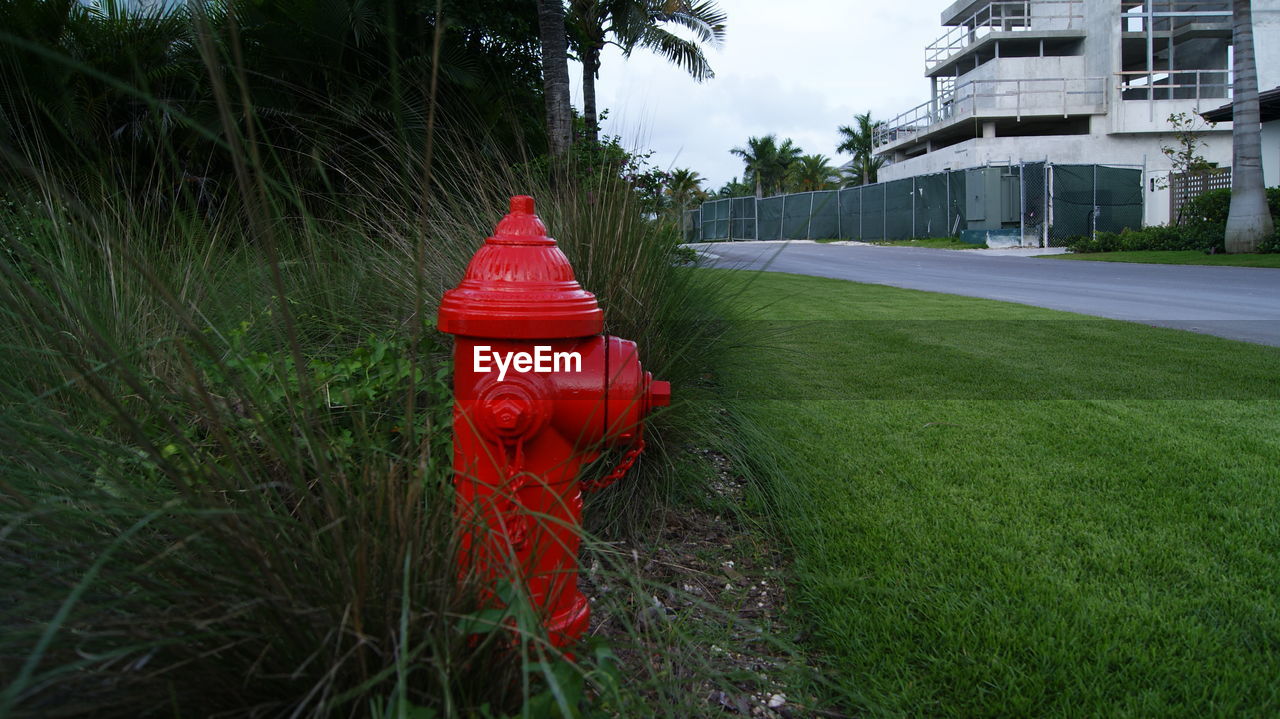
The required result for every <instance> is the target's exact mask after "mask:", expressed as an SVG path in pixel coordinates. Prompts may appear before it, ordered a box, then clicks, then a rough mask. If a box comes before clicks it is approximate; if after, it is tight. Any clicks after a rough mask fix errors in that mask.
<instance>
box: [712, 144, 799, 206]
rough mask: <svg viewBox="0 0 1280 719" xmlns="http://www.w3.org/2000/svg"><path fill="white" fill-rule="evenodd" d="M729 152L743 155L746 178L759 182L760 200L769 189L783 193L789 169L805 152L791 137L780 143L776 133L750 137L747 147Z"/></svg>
mask: <svg viewBox="0 0 1280 719" xmlns="http://www.w3.org/2000/svg"><path fill="white" fill-rule="evenodd" d="M729 152H730V153H732V154H734V155H737V156H738V157H741V158H742V161H743V163H744V164H745V165H746V169H745V171H744V172H743V176H742V179H743V180H745V181H747V182H752V183H755V186H756V198H757V199H759V198H761V197H764V191H765V190H769V191H770V192H773V193H775V194H776V193H780V192H782V183H783V181H784V180H785V179H786V177H787V172H789V171H790V169H791V165H792V164H793V163H795V162H796V160H797V159H799V157H800V155H801V150H800V148H799V147H796V146H795V144H794V143H792V142H791V140H790V138H788V139H786V140H783V141H782V144H781V145H779V144H778V138H777V136H776V135H765V136H764V137H752V138H748V139H747V146H746V147H745V148H744V147H735V148H733V149H732V150H730V151H729Z"/></svg>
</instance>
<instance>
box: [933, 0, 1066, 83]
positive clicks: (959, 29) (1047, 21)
mask: <svg viewBox="0 0 1280 719" xmlns="http://www.w3.org/2000/svg"><path fill="white" fill-rule="evenodd" d="M975 8H976V9H974V10H973V12H972V13H971V14H969V15H968V16H967V17H966V18H965V19H963V20H960V21H959V22H956V23H955V27H953V28H951V29H950V30H948V31H947V33H946V34H945V35H943V36H942V37H940V38H938V39H937V40H935V41H934V42H933V43H932V44H930V45H929V46H928V47H927V48H925V62H924V64H925V74H926V75H928V76H931V77H934V76H937V75H948V74H950V75H954V74H958V73H956V72H955V71H954V65H955V64H956V63H957V62H958V61H960V60H961V59H962V58H963V57H965V56H966V55H968V54H970V53H972V52H975V51H978V50H980V49H981V48H983V47H986V46H988V45H994V44H995V43H996V42H997V41H1001V40H1017V41H1020V42H1034V41H1051V40H1064V39H1065V40H1069V39H1077V38H1082V37H1084V34H1085V33H1084V0H993V1H992V2H987V3H984V4H981V5H978V6H975ZM946 24H951V23H950V22H948V23H946Z"/></svg>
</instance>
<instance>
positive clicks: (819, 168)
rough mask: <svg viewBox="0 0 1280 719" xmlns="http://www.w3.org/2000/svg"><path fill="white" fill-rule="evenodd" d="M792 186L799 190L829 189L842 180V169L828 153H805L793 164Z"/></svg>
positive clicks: (791, 173)
mask: <svg viewBox="0 0 1280 719" xmlns="http://www.w3.org/2000/svg"><path fill="white" fill-rule="evenodd" d="M789 174H790V178H789V179H790V180H791V186H792V188H794V189H795V190H796V191H797V192H812V191H813V190H829V189H831V188H832V186H834V185H838V184H839V182H840V171H839V170H837V169H836V168H835V167H832V166H831V160H830V158H828V157H827V156H826V155H804V156H802V157H801V158H800V159H798V160H796V162H795V164H794V165H792V166H791V172H790V173H789Z"/></svg>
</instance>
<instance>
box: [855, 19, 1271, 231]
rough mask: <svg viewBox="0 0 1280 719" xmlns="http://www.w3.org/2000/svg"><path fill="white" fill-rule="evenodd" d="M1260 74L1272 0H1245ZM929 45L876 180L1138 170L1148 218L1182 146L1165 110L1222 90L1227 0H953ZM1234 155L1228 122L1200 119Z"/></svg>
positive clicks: (1161, 210) (1214, 153)
mask: <svg viewBox="0 0 1280 719" xmlns="http://www.w3.org/2000/svg"><path fill="white" fill-rule="evenodd" d="M1253 21H1254V44H1255V52H1256V54H1257V59H1258V62H1257V66H1258V86H1259V87H1262V88H1270V87H1275V86H1276V85H1278V84H1280V0H1253ZM942 26H943V30H944V32H943V34H942V35H941V36H940V37H939V38H938V39H937V40H936V41H935V42H933V43H932V44H930V45H929V47H927V48H926V49H925V77H926V78H928V80H929V83H930V89H931V92H930V97H929V100H928V101H927V102H924V103H922V104H921V105H919V106H918V107H915V108H912V109H911V110H908V111H906V112H904V113H902V114H901V115H899V116H897V117H895V118H893V119H891V120H888V121H887V122H885V123H884V124H883V125H882V126H881V127H880V128H879V130H878V131H877V133H876V137H875V141H876V148H877V149H876V153H877V154H878V155H879V156H880V157H882V158H884V159H885V161H886V166H885V167H884V169H882V170H881V171H880V179H881V180H882V181H884V180H895V179H900V178H904V177H912V176H915V175H921V174H926V173H932V172H939V171H943V170H951V169H961V168H967V167H975V166H979V165H987V164H1002V163H1010V164H1018V163H1020V162H1044V161H1048V162H1051V163H1054V164H1092V163H1100V164H1120V165H1131V166H1134V167H1141V168H1143V169H1144V171H1145V173H1146V176H1145V177H1144V186H1145V187H1146V192H1147V193H1148V194H1147V198H1146V202H1145V208H1146V209H1145V218H1144V220H1145V222H1146V223H1147V224H1161V223H1165V222H1168V220H1169V198H1168V190H1167V188H1166V187H1164V183H1162V182H1158V181H1155V180H1158V179H1161V178H1163V177H1164V176H1167V175H1168V173H1169V171H1170V170H1171V169H1172V164H1171V161H1170V160H1169V158H1168V157H1166V155H1165V154H1164V153H1163V152H1162V151H1161V148H1163V147H1167V146H1169V147H1171V146H1176V145H1177V140H1176V138H1175V137H1174V136H1173V134H1172V133H1171V132H1170V129H1171V128H1170V124H1169V121H1168V118H1169V116H1170V115H1172V114H1175V113H1185V114H1186V115H1187V116H1188V117H1191V118H1195V119H1198V118H1199V114H1200V113H1202V112H1207V111H1209V110H1212V109H1214V108H1217V107H1219V106H1221V105H1223V104H1224V103H1226V102H1228V101H1229V100H1230V97H1231V70H1232V53H1231V2H1230V0H1208V1H1203V2H1201V1H1197V0H1016V1H1014V0H957V2H955V3H954V4H952V5H951V6H950V7H948V8H947V9H946V10H945V11H943V13H942ZM1201 139H1202V140H1203V141H1204V143H1205V147H1204V149H1203V151H1202V154H1203V155H1204V157H1205V159H1206V160H1208V161H1210V162H1215V163H1217V164H1219V165H1221V166H1224V167H1225V166H1229V165H1230V164H1231V124H1230V123H1229V122H1226V123H1218V124H1217V125H1205V126H1204V130H1203V133H1202V134H1201Z"/></svg>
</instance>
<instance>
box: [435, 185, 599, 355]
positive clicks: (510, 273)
mask: <svg viewBox="0 0 1280 719" xmlns="http://www.w3.org/2000/svg"><path fill="white" fill-rule="evenodd" d="M439 327H440V331H441V332H448V333H450V334H455V335H466V336H469V337H493V338H509V339H559V338H572V337H589V336H591V335H598V334H600V333H601V332H602V331H603V330H604V313H603V312H601V311H600V305H599V303H598V302H596V296H595V295H593V294H591V293H590V292H587V291H586V290H584V289H582V285H580V284H578V281H577V279H576V278H575V277H574V275H573V267H572V266H571V265H570V264H569V258H567V257H565V256H564V253H563V252H561V251H560V248H559V247H557V246H556V241H555V240H553V239H551V238H550V237H547V230H546V227H545V226H544V225H543V224H542V220H540V219H539V218H538V216H537V215H536V214H534V204H533V198H532V197H528V196H525V195H517V196H516V197H512V198H511V211H510V212H509V213H508V214H507V216H506V217H503V218H502V221H501V222H499V223H498V227H497V229H495V230H494V231H493V235H492V236H491V237H489V238H487V239H486V240H485V243H484V245H483V246H482V247H481V248H480V249H479V250H477V251H476V254H475V256H474V257H472V258H471V264H469V265H468V266H467V273H466V275H464V276H463V278H462V282H460V283H459V284H458V286H457V287H455V288H454V289H452V290H449V291H448V292H446V293H444V297H443V298H442V299H441V300H440V314H439Z"/></svg>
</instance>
